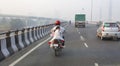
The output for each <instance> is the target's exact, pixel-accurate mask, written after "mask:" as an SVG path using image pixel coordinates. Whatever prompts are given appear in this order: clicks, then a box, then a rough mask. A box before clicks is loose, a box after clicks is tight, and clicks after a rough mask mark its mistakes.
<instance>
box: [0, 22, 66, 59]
mask: <svg viewBox="0 0 120 66" xmlns="http://www.w3.org/2000/svg"><path fill="white" fill-rule="evenodd" d="M65 25H66V23H64V22H63V23H62V26H65ZM53 26H54V24H49V25H43V26H37V27H32V28H23V29H21V30H11V31H7V32H3V33H0V61H1V60H3V59H5V58H7V57H9V56H11V55H13V54H14V53H15V52H17V51H20V50H21V49H23V48H25V47H27V46H29V45H31V44H33V42H35V41H37V40H40V39H42V38H43V37H44V36H46V35H48V34H49V33H50V30H51V29H52V28H53Z"/></svg>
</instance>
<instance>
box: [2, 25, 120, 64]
mask: <svg viewBox="0 0 120 66" xmlns="http://www.w3.org/2000/svg"><path fill="white" fill-rule="evenodd" d="M96 29H97V27H96V25H92V24H88V25H87V26H86V28H79V29H76V28H74V26H72V25H69V26H67V27H66V34H65V41H66V42H65V44H66V48H65V49H63V52H62V54H61V55H60V56H58V57H55V56H54V52H53V50H52V49H50V48H49V47H48V45H47V42H45V43H44V44H43V45H41V46H40V47H38V48H37V49H36V50H34V51H33V52H32V53H30V54H29V55H28V56H27V57H25V58H23V59H22V60H21V61H19V62H18V63H16V65H15V66H120V40H119V41H115V40H111V39H106V40H100V38H97V37H96ZM48 37H49V36H46V37H45V38H44V39H42V40H40V41H37V42H36V43H34V44H33V45H31V46H29V47H28V48H25V49H23V50H22V51H20V52H18V53H16V54H14V55H13V56H11V57H9V58H7V59H5V60H4V61H2V62H1V63H0V66H8V65H10V64H11V63H13V62H14V61H15V60H17V59H18V58H19V57H21V56H22V55H23V54H25V53H26V52H28V51H29V50H30V49H31V48H33V47H34V46H36V45H37V44H39V43H41V42H42V41H44V40H46V39H47V38H48Z"/></svg>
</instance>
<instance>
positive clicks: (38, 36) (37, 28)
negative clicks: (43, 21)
mask: <svg viewBox="0 0 120 66" xmlns="http://www.w3.org/2000/svg"><path fill="white" fill-rule="evenodd" d="M36 30H37V38H38V39H40V35H39V27H36Z"/></svg>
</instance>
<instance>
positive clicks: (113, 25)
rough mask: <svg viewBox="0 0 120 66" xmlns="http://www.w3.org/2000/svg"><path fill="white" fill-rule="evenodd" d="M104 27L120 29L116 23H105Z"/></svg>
mask: <svg viewBox="0 0 120 66" xmlns="http://www.w3.org/2000/svg"><path fill="white" fill-rule="evenodd" d="M104 27H118V25H117V24H116V23H105V24H104Z"/></svg>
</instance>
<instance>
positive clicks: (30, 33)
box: [28, 28, 34, 43]
mask: <svg viewBox="0 0 120 66" xmlns="http://www.w3.org/2000/svg"><path fill="white" fill-rule="evenodd" d="M28 30H29V39H30V42H31V43H33V42H34V40H33V36H32V29H31V28H28Z"/></svg>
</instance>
